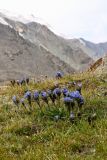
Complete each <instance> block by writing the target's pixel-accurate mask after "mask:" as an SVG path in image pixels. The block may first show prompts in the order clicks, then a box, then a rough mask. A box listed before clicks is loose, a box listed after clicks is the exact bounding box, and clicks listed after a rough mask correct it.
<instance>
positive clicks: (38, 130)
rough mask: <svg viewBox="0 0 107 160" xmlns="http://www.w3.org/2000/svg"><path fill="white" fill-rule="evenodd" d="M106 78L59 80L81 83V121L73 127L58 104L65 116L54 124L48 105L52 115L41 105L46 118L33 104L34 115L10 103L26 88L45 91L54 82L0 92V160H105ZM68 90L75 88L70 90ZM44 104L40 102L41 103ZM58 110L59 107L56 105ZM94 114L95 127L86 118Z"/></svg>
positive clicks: (52, 109) (62, 82)
mask: <svg viewBox="0 0 107 160" xmlns="http://www.w3.org/2000/svg"><path fill="white" fill-rule="evenodd" d="M106 78H107V77H103V78H101V77H98V78H97V77H94V76H93V75H86V74H84V75H83V74H82V75H74V76H68V77H65V78H63V79H62V80H60V81H59V82H60V83H61V84H65V83H66V82H68V81H72V80H77V79H82V80H83V90H82V92H83V96H84V97H85V105H84V108H83V117H82V120H81V121H78V122H77V124H76V125H72V124H71V123H70V122H69V118H68V115H67V112H66V108H65V107H64V105H63V103H62V102H61V107H59V112H60V113H62V114H64V115H65V119H64V120H59V121H58V122H55V121H53V120H52V119H51V116H52V115H53V114H55V112H56V110H57V109H55V107H54V106H53V105H52V104H51V102H50V106H51V112H49V111H47V110H46V108H47V106H46V105H44V104H43V110H44V112H45V115H42V114H41V113H40V111H39V109H38V107H37V105H36V104H35V103H33V111H32V112H29V111H26V110H25V109H24V108H23V107H20V109H17V108H16V107H15V106H14V105H13V104H12V102H11V96H12V95H13V94H17V95H19V96H20V97H21V96H22V94H23V92H24V90H25V89H26V88H29V89H31V90H35V89H43V88H44V89H45V88H47V87H51V86H53V82H54V80H49V81H46V82H44V83H39V84H33V83H32V84H30V85H29V86H28V87H26V86H24V87H22V88H20V87H17V86H16V87H14V88H13V87H11V86H8V87H7V88H6V89H1V92H0V159H2V160H5V159H8V160H9V159H10V160H12V159H22V160H24V159H27V160H33V159H35V160H71V159H72V160H73V159H74V160H95V159H96V160H102V159H105V160H106V159H107V96H104V95H105V93H106V92H107V82H106V81H104V79H106ZM102 79H103V80H102ZM69 89H70V90H74V88H72V87H69ZM41 103H43V102H41ZM57 106H58V104H57ZM94 112H95V113H97V120H96V123H95V127H92V126H89V124H88V122H87V116H88V115H89V114H90V113H94Z"/></svg>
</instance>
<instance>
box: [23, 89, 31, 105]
mask: <svg viewBox="0 0 107 160" xmlns="http://www.w3.org/2000/svg"><path fill="white" fill-rule="evenodd" d="M24 98H26V99H27V100H28V102H29V105H30V106H31V98H32V95H31V92H30V91H27V92H26V93H25V95H24Z"/></svg>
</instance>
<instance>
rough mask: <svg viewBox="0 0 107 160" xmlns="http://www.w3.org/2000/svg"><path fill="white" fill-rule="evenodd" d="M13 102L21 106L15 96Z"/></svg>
mask: <svg viewBox="0 0 107 160" xmlns="http://www.w3.org/2000/svg"><path fill="white" fill-rule="evenodd" d="M12 101H13V103H14V104H15V105H16V106H18V105H19V100H18V99H17V97H16V96H15V95H14V96H13V97H12Z"/></svg>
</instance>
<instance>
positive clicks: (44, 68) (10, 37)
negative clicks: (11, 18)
mask: <svg viewBox="0 0 107 160" xmlns="http://www.w3.org/2000/svg"><path fill="white" fill-rule="evenodd" d="M59 69H62V70H63V71H64V72H72V71H74V69H72V68H71V67H70V66H69V65H67V64H65V63H64V62H63V61H61V60H59V58H57V57H55V56H53V55H52V54H51V53H50V52H48V51H47V50H46V49H45V48H43V47H42V48H41V47H39V46H38V45H34V44H33V43H31V42H30V41H27V40H25V39H23V38H22V37H21V36H20V35H19V34H17V32H16V31H15V30H14V29H13V28H10V27H9V26H7V25H3V24H0V80H7V79H11V78H21V77H22V76H35V75H40V74H43V75H46V74H47V75H49V76H52V75H54V73H55V72H56V71H57V70H59Z"/></svg>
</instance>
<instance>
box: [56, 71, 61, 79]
mask: <svg viewBox="0 0 107 160" xmlns="http://www.w3.org/2000/svg"><path fill="white" fill-rule="evenodd" d="M62 77H63V74H62V72H60V71H58V72H57V73H56V78H57V79H60V78H62Z"/></svg>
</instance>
